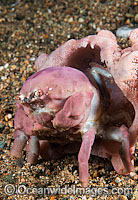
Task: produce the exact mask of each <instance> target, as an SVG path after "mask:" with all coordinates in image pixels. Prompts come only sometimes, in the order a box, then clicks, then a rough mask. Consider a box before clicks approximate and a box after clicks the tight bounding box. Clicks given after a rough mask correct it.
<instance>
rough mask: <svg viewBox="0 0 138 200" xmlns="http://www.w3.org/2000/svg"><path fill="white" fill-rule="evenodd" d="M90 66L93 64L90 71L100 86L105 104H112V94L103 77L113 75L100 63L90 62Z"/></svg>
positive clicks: (106, 105)
mask: <svg viewBox="0 0 138 200" xmlns="http://www.w3.org/2000/svg"><path fill="white" fill-rule="evenodd" d="M90 66H91V70H90V73H91V75H92V76H93V78H94V80H95V81H96V83H97V85H98V87H99V90H100V94H101V97H102V98H103V102H104V106H105V107H108V106H109V104H110V101H109V100H110V95H109V91H108V89H107V87H106V85H105V81H104V80H103V77H106V78H112V75H111V74H110V73H109V72H108V71H107V70H105V69H103V68H102V66H100V65H98V64H95V63H90Z"/></svg>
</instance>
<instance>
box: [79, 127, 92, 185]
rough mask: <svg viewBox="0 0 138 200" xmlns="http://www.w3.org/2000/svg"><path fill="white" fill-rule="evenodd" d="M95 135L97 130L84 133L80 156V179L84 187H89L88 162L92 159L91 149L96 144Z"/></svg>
mask: <svg viewBox="0 0 138 200" xmlns="http://www.w3.org/2000/svg"><path fill="white" fill-rule="evenodd" d="M95 134H96V129H95V128H93V129H91V130H89V131H87V132H86V133H84V136H83V140H82V144H81V148H80V151H79V155H78V161H79V177H80V181H81V183H82V187H87V185H88V180H89V173H88V160H89V157H90V153H91V147H92V145H93V142H94V138H95Z"/></svg>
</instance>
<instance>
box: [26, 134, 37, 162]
mask: <svg viewBox="0 0 138 200" xmlns="http://www.w3.org/2000/svg"><path fill="white" fill-rule="evenodd" d="M39 154H40V144H39V140H38V138H37V136H31V137H30V139H29V144H28V147H27V162H28V163H31V164H36V163H37V162H38V157H39Z"/></svg>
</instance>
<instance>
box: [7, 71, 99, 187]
mask: <svg viewBox="0 0 138 200" xmlns="http://www.w3.org/2000/svg"><path fill="white" fill-rule="evenodd" d="M70 77H71V78H70ZM97 94H98V91H97V90H96V89H95V87H93V86H92V85H91V83H90V82H89V80H88V78H87V77H86V76H85V75H84V74H83V73H82V72H80V71H78V70H76V69H73V68H69V67H62V68H59V67H53V68H46V69H44V70H42V71H40V72H37V73H36V74H34V75H32V76H31V77H30V78H29V79H28V80H27V81H26V82H25V83H24V85H23V87H22V89H21V92H20V95H19V101H18V103H17V112H16V116H15V129H16V132H15V141H14V145H13V148H12V150H11V154H12V155H14V156H17V157H19V156H21V152H22V150H23V148H24V146H25V145H26V142H27V140H28V139H29V146H28V162H31V163H34V162H36V161H37V158H38V156H39V152H40V150H39V149H40V147H39V146H40V145H39V140H41V139H44V140H48V142H49V143H57V144H58V143H59V144H60V143H61V144H62V145H63V144H68V143H71V142H75V141H76V142H79V143H80V142H81V136H83V138H84V141H85V144H84V145H83V147H82V152H81V153H80V160H81V161H80V171H81V172H80V174H82V180H81V181H82V182H83V184H84V185H86V184H87V181H88V158H89V155H90V151H91V146H92V144H93V141H94V137H95V133H96V130H95V127H94V122H95V121H96V120H97V119H98V118H99V116H100V104H99V100H98V95H97ZM93 104H94V105H95V106H92V105H93ZM91 108H93V109H92V110H91ZM84 130H87V131H86V133H85V131H84ZM84 133H85V134H84ZM86 147H88V152H87V158H86V157H85V152H84V153H83V149H84V148H86ZM84 157H85V167H81V166H82V165H83V158H84ZM81 163H82V164H81ZM85 168H86V169H85ZM84 171H86V172H85V175H86V174H87V176H84V175H83V173H84ZM84 179H86V180H84Z"/></svg>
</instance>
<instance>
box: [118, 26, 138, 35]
mask: <svg viewBox="0 0 138 200" xmlns="http://www.w3.org/2000/svg"><path fill="white" fill-rule="evenodd" d="M132 30H134V28H129V27H127V26H122V27H120V28H118V29H117V31H116V36H117V37H124V38H128V37H129V35H130V33H131V31H132Z"/></svg>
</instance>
